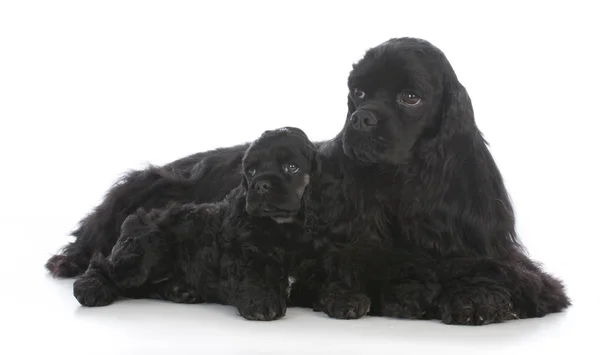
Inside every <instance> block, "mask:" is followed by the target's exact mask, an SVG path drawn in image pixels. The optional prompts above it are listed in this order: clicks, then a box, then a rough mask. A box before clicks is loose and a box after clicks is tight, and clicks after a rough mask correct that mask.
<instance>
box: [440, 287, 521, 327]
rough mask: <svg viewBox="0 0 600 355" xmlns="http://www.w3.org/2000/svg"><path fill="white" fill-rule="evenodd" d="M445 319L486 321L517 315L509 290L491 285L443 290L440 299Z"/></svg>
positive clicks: (471, 322)
mask: <svg viewBox="0 0 600 355" xmlns="http://www.w3.org/2000/svg"><path fill="white" fill-rule="evenodd" d="M439 314H440V317H441V320H442V322H444V323H446V324H459V325H486V324H491V323H499V322H502V321H505V320H510V319H516V318H518V316H517V314H516V313H515V311H514V309H513V303H512V301H511V298H510V294H509V292H508V290H504V289H502V288H500V287H493V286H492V285H484V286H478V287H469V286H466V287H465V288H454V289H450V290H444V291H443V295H442V296H441V298H440V301H439Z"/></svg>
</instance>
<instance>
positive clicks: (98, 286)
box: [73, 269, 119, 307]
mask: <svg viewBox="0 0 600 355" xmlns="http://www.w3.org/2000/svg"><path fill="white" fill-rule="evenodd" d="M73 295H74V296H75V298H76V299H77V301H79V303H80V304H81V305H82V306H87V307H101V306H107V305H109V304H111V303H113V302H114V301H115V300H116V299H117V298H118V297H119V295H118V292H117V290H116V288H115V287H114V286H113V285H112V284H111V283H110V282H109V281H108V280H107V279H106V278H105V277H104V276H102V275H101V274H100V273H99V272H98V271H96V270H94V269H89V270H88V271H86V273H85V274H84V275H83V276H81V277H80V278H78V279H77V280H75V282H74V283H73Z"/></svg>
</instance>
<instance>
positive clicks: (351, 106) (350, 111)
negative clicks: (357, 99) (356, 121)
mask: <svg viewBox="0 0 600 355" xmlns="http://www.w3.org/2000/svg"><path fill="white" fill-rule="evenodd" d="M354 111H356V106H354V101H352V99H351V98H350V94H348V113H347V114H346V121H347V120H349V119H350V116H352V114H353V113H354Z"/></svg>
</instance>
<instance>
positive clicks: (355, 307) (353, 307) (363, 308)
mask: <svg viewBox="0 0 600 355" xmlns="http://www.w3.org/2000/svg"><path fill="white" fill-rule="evenodd" d="M370 309H371V300H370V299H369V297H368V296H367V295H365V294H364V293H361V292H353V291H348V290H343V289H340V288H333V289H331V288H330V289H329V290H327V291H326V292H324V293H323V294H322V295H321V298H320V300H319V305H318V306H317V307H316V308H315V310H322V311H324V312H325V313H326V314H327V315H328V316H330V317H332V318H337V319H358V318H361V317H362V316H364V315H366V314H367V313H368V312H369V310H370Z"/></svg>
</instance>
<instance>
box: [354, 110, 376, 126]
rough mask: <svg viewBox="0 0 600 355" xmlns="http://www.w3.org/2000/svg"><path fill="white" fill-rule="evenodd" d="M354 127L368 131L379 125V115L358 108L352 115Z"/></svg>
mask: <svg viewBox="0 0 600 355" xmlns="http://www.w3.org/2000/svg"><path fill="white" fill-rule="evenodd" d="M350 120H351V121H352V127H354V129H356V130H359V131H368V130H369V129H371V128H373V127H374V126H375V125H377V117H375V115H374V114H373V113H372V112H369V111H363V110H358V111H356V112H354V113H353V114H352V116H351V117H350Z"/></svg>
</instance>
